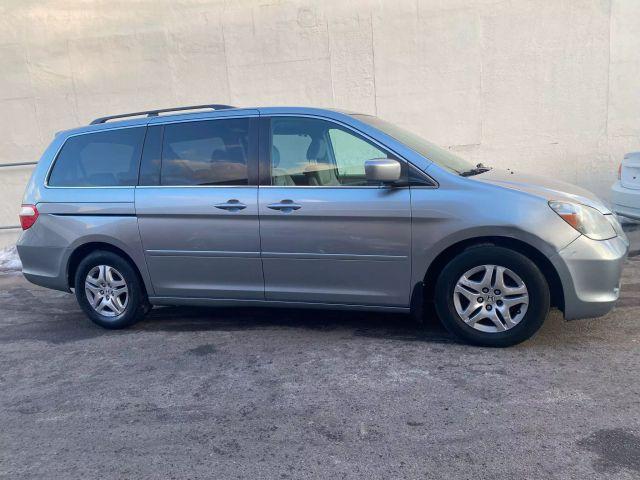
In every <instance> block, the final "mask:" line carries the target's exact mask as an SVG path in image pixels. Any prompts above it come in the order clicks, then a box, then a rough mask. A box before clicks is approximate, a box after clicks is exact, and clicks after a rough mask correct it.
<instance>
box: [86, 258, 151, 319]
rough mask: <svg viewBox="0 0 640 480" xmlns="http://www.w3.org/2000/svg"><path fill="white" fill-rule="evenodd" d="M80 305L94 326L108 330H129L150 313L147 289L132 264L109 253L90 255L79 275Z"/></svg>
mask: <svg viewBox="0 0 640 480" xmlns="http://www.w3.org/2000/svg"><path fill="white" fill-rule="evenodd" d="M74 285H75V294H76V299H77V300H78V304H79V305H80V307H81V308H82V310H83V311H84V313H85V314H86V315H87V316H88V317H89V318H90V319H91V321H93V322H94V323H96V324H98V325H100V326H101V327H104V328H109V329H118V328H125V327H128V326H130V325H133V324H134V323H136V322H138V321H139V320H141V319H142V318H143V317H144V315H145V314H146V313H147V312H148V311H149V309H150V308H149V301H148V299H147V295H146V292H145V291H144V287H143V286H142V283H141V282H140V279H139V277H138V275H137V274H136V272H135V270H134V269H133V267H132V266H131V264H130V263H129V262H128V261H126V260H125V259H124V258H122V257H120V256H119V255H116V254H115V253H112V252H107V251H96V252H92V253H90V254H89V255H87V256H86V257H85V258H84V259H83V260H82V261H81V262H80V264H79V265H78V268H77V270H76V276H75V282H74Z"/></svg>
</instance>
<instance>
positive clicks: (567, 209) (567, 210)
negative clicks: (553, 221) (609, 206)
mask: <svg viewBox="0 0 640 480" xmlns="http://www.w3.org/2000/svg"><path fill="white" fill-rule="evenodd" d="M549 206H550V207H551V208H552V209H553V211H554V212H556V213H557V214H558V215H560V217H562V219H563V220H564V221H565V222H567V223H568V224H569V225H571V226H572V227H573V228H575V229H576V230H577V231H579V232H580V233H582V234H583V235H585V236H587V237H589V238H591V239H592V240H607V239H609V238H613V237H615V236H616V235H617V234H616V231H615V229H614V228H613V225H612V224H611V222H609V220H607V216H608V215H607V216H605V215H603V214H602V213H600V212H599V211H598V210H596V209H595V208H592V207H588V206H587V205H582V204H581V203H573V202H561V201H555V200H554V201H551V202H549Z"/></svg>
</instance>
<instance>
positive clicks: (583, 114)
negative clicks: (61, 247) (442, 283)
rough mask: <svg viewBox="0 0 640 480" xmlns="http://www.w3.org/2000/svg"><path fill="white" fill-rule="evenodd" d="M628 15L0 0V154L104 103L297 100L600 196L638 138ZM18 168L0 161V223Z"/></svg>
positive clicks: (624, 0) (635, 31) (514, 3)
mask: <svg viewBox="0 0 640 480" xmlns="http://www.w3.org/2000/svg"><path fill="white" fill-rule="evenodd" d="M639 18H640V1H638V0H511V1H501V0H417V1H416V0H412V1H408V0H407V1H397V0H396V1H391V0H389V1H383V0H379V1H371V0H357V1H354V0H352V1H344V0H339V1H334V0H327V1H284V0H283V1H279V0H255V1H233V2H232V1H226V2H225V1H205V0H162V1H158V0H148V1H140V0H137V1H136V0H127V1H118V0H105V1H99V0H96V1H86V0H85V1H80V0H76V1H70V0H51V1H41V2H35V1H28V0H3V2H2V3H1V4H0V112H2V114H1V115H0V132H1V133H0V147H1V148H0V163H2V162H5V163H7V162H18V161H30V160H34V159H38V157H39V155H40V154H41V152H42V151H43V149H44V148H45V146H46V145H47V143H48V142H49V141H50V140H51V138H52V135H53V134H54V132H56V131H58V130H62V129H65V128H69V127H74V126H77V125H81V124H85V123H87V122H89V121H90V120H91V119H92V118H94V117H97V116H101V115H104V114H109V113H118V112H126V111H134V110H140V109H145V108H153V107H167V106H174V105H180V104H183V105H185V104H195V103H201V102H222V103H231V104H235V105H243V106H250V105H273V104H299V105H314V106H327V107H339V108H345V109H351V110H357V111H361V112H368V113H376V114H378V115H380V116H382V117H384V118H386V119H388V120H391V121H395V122H397V123H400V124H402V125H404V126H407V127H409V128H411V129H413V130H415V131H416V132H418V133H420V134H422V135H424V136H425V137H426V138H428V139H430V140H432V141H434V142H436V143H438V144H440V145H442V146H446V147H449V148H451V149H453V150H455V151H458V152H460V153H461V154H462V155H464V156H467V157H469V158H471V159H473V160H477V161H483V162H484V163H487V164H489V165H494V166H498V167H506V166H508V167H511V168H515V169H518V170H523V171H528V172H538V173H542V174H545V175H552V176H555V177H559V178H562V179H565V180H568V181H570V182H575V183H578V184H581V185H583V186H586V187H588V188H590V189H593V190H595V191H596V192H597V193H599V194H601V195H602V196H604V197H606V196H607V191H608V187H609V185H610V184H611V182H612V181H613V180H614V177H615V174H616V170H617V164H618V162H619V160H620V159H621V157H622V155H623V153H624V152H626V151H630V150H637V149H640V91H639V90H640V89H639V86H640V28H638V19H639ZM29 173H30V169H29V168H20V167H18V168H4V169H0V192H2V193H0V195H1V197H0V198H1V200H0V225H7V224H15V223H17V222H16V211H17V209H18V205H19V203H20V198H21V195H22V191H23V188H24V184H25V182H26V180H27V178H28V176H29ZM16 234H17V232H13V233H7V232H4V233H2V231H0V245H2V244H6V243H9V242H11V241H13V240H14V239H15V237H16Z"/></svg>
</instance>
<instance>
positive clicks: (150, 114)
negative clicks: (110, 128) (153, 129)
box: [90, 104, 236, 125]
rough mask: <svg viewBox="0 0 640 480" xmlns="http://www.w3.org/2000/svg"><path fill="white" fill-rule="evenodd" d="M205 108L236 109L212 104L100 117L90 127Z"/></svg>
mask: <svg viewBox="0 0 640 480" xmlns="http://www.w3.org/2000/svg"><path fill="white" fill-rule="evenodd" d="M205 108H210V109H211V110H224V109H227V108H236V107H233V106H231V105H222V104H212V105H190V106H188V107H174V108H161V109H159V110H145V111H143V112H133V113H121V114H119V115H109V116H108V117H100V118H96V119H95V120H94V121H92V122H91V123H90V125H96V124H98V123H105V122H107V121H109V120H115V119H116V118H126V117H140V116H142V115H146V116H147V117H157V116H158V115H159V114H161V113H166V112H180V111H183V110H203V109H205Z"/></svg>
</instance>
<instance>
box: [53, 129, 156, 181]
mask: <svg viewBox="0 0 640 480" xmlns="http://www.w3.org/2000/svg"><path fill="white" fill-rule="evenodd" d="M144 133H145V128H144V127H136V128H121V129H116V130H108V131H104V132H94V133H86V134H82V135H76V136H74V137H70V138H69V139H68V140H67V141H66V142H65V144H64V145H63V147H62V149H61V150H60V153H59V154H58V157H57V158H56V161H55V164H54V165H53V169H52V170H51V175H50V176H49V181H48V184H49V185H50V186H52V187H113V186H132V185H135V184H136V183H137V180H138V166H139V163H140V153H141V150H142V142H143V140H144Z"/></svg>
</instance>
